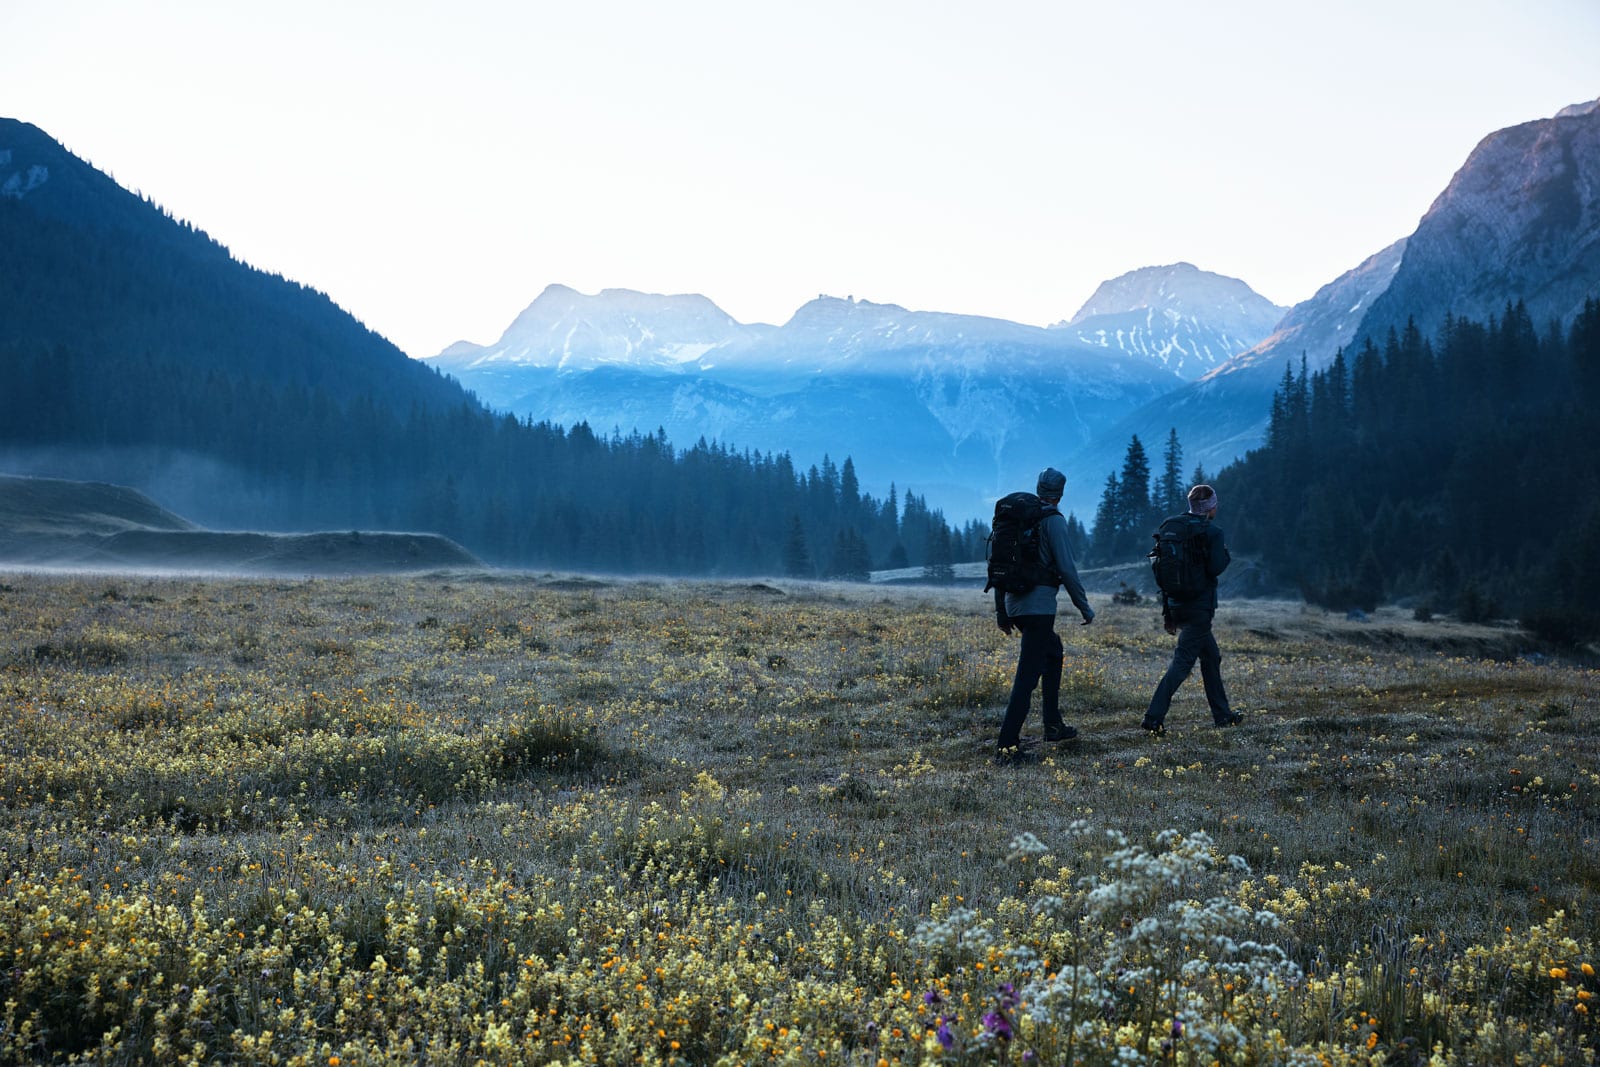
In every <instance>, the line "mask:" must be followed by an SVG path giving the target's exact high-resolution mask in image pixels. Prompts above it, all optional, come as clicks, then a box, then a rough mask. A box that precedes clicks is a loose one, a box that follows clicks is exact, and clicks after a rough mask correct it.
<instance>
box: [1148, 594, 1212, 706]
mask: <svg viewBox="0 0 1600 1067" xmlns="http://www.w3.org/2000/svg"><path fill="white" fill-rule="evenodd" d="M1211 616H1212V613H1211V612H1209V611H1207V612H1205V613H1203V614H1201V615H1198V616H1196V617H1194V618H1191V619H1188V620H1184V621H1180V622H1179V628H1178V647H1177V648H1176V649H1174V650H1173V653H1172V664H1171V665H1170V666H1169V667H1167V673H1166V674H1165V675H1164V676H1163V677H1162V679H1161V684H1160V685H1158V686H1156V692H1155V695H1154V696H1152V697H1151V698H1150V710H1149V711H1147V712H1145V713H1144V721H1145V722H1146V723H1147V724H1149V725H1152V726H1160V725H1161V724H1162V723H1163V722H1165V721H1166V718H1167V711H1168V709H1170V708H1171V707H1172V695H1173V694H1174V693H1176V692H1177V691H1178V686H1180V685H1182V684H1183V680H1184V679H1185V678H1187V677H1189V672H1190V671H1192V670H1194V665H1195V661H1196V660H1198V661H1199V662H1200V678H1201V680H1202V681H1203V682H1205V687H1206V703H1207V704H1210V705H1211V719H1212V721H1213V722H1215V723H1217V724H1218V725H1221V724H1222V723H1224V722H1226V721H1227V719H1228V717H1229V716H1230V715H1232V714H1233V712H1232V710H1231V709H1230V708H1229V707H1228V691H1227V690H1226V689H1224V688H1223V686H1222V650H1221V649H1219V648H1218V647H1217V639H1216V637H1214V636H1213V635H1212V633H1211Z"/></svg>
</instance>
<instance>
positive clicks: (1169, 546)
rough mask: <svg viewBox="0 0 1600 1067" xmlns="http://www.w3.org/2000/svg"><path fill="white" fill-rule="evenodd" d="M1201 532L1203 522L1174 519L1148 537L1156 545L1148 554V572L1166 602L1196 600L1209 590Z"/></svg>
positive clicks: (1203, 539)
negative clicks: (1149, 571)
mask: <svg viewBox="0 0 1600 1067" xmlns="http://www.w3.org/2000/svg"><path fill="white" fill-rule="evenodd" d="M1205 531H1206V526H1205V520H1203V519H1199V518H1196V517H1194V516H1190V515H1174V516H1173V517H1172V518H1170V519H1168V520H1167V521H1166V522H1163V523H1162V524H1161V529H1159V530H1157V531H1156V532H1155V533H1153V534H1151V536H1152V537H1154V538H1155V540H1156V543H1155V547H1154V548H1152V549H1151V550H1150V570H1151V571H1152V572H1153V573H1154V575H1155V579H1156V588H1157V589H1159V590H1161V591H1162V592H1163V593H1165V594H1166V595H1167V597H1168V598H1169V599H1171V600H1199V599H1200V598H1201V597H1203V596H1205V595H1206V593H1207V591H1209V590H1210V588H1211V575H1210V574H1208V573H1207V572H1206V558H1207V553H1208V547H1207V544H1206V533H1205Z"/></svg>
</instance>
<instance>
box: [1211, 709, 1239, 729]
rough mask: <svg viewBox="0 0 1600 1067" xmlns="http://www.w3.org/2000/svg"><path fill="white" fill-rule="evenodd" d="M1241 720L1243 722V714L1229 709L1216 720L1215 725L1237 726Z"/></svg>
mask: <svg viewBox="0 0 1600 1067" xmlns="http://www.w3.org/2000/svg"><path fill="white" fill-rule="evenodd" d="M1242 722H1244V716H1243V715H1240V714H1239V713H1238V712H1237V711H1230V712H1228V714H1226V715H1224V716H1223V717H1222V718H1220V719H1218V720H1217V725H1218V726H1238V725H1239V724H1240V723H1242Z"/></svg>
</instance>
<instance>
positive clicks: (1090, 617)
mask: <svg viewBox="0 0 1600 1067" xmlns="http://www.w3.org/2000/svg"><path fill="white" fill-rule="evenodd" d="M1081 614H1082V615H1083V622H1082V623H1081V625H1083V626H1088V625H1089V624H1090V623H1091V622H1094V610H1093V609H1092V608H1091V609H1090V610H1088V611H1084V612H1082V613H1081Z"/></svg>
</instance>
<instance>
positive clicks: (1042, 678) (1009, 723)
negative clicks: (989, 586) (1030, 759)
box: [1000, 615, 1065, 748]
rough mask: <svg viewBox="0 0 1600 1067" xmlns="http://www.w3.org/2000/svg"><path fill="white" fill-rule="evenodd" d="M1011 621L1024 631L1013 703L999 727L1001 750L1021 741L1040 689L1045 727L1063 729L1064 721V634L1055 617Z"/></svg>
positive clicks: (1014, 617)
mask: <svg viewBox="0 0 1600 1067" xmlns="http://www.w3.org/2000/svg"><path fill="white" fill-rule="evenodd" d="M1011 622H1012V623H1013V624H1014V625H1015V626H1016V628H1017V629H1018V630H1021V631H1022V650H1021V651H1020V652H1018V653H1017V677H1016V680H1015V681H1013V682H1012V683H1011V702H1010V703H1009V704H1007V705H1006V717H1005V721H1004V722H1002V723H1001V724H1000V747H1001V748H1011V747H1012V746H1013V745H1015V744H1017V742H1019V741H1020V740H1021V739H1022V723H1023V721H1024V720H1025V719H1027V717H1028V705H1029V704H1030V703H1031V702H1032V700H1033V690H1034V687H1035V686H1038V687H1039V696H1040V700H1041V702H1042V703H1043V705H1044V727H1045V729H1046V730H1048V731H1057V730H1060V729H1062V728H1063V723H1062V721H1061V663H1062V659H1063V658H1064V656H1065V653H1064V651H1063V650H1062V647H1061V635H1060V634H1058V633H1056V617H1055V616H1054V615H1013V616H1012V617H1011Z"/></svg>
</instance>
